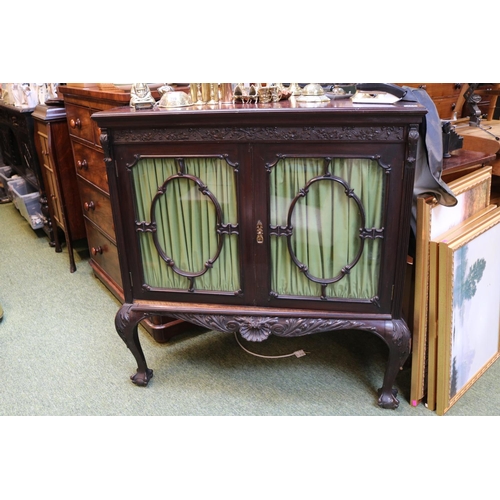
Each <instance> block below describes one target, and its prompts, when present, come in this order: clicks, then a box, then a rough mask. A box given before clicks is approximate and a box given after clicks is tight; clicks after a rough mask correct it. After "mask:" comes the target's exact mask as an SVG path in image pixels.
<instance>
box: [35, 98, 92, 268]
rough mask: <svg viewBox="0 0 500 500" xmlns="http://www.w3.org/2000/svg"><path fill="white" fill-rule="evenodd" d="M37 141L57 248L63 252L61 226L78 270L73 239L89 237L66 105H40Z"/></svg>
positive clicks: (36, 114) (36, 127)
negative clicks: (86, 233) (70, 138)
mask: <svg viewBox="0 0 500 500" xmlns="http://www.w3.org/2000/svg"><path fill="white" fill-rule="evenodd" d="M33 119H34V122H35V145H36V149H37V153H38V158H39V159H40V165H41V170H42V177H43V180H44V184H45V189H46V194H47V202H48V206H49V212H50V215H51V218H52V221H53V223H54V226H55V227H54V228H53V229H54V240H55V247H56V252H61V251H62V248H61V243H60V239H59V230H60V231H62V232H63V233H64V239H65V241H66V246H67V248H68V254H69V261H70V271H71V272H74V271H76V265H75V259H74V257H73V241H76V240H80V239H83V238H85V226H84V222H83V216H82V210H81V204H80V195H79V192H78V186H77V183H76V175H75V168H74V166H73V153H72V151H71V143H70V140H69V135H68V127H67V125H66V112H65V109H64V106H63V105H61V106H45V105H39V106H37V107H36V108H35V111H34V112H33Z"/></svg>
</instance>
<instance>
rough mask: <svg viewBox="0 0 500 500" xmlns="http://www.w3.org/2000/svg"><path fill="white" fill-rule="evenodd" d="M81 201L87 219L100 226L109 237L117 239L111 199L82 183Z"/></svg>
mask: <svg viewBox="0 0 500 500" xmlns="http://www.w3.org/2000/svg"><path fill="white" fill-rule="evenodd" d="M78 184H79V189H80V199H81V201H82V211H83V214H84V215H85V217H87V218H88V219H90V220H91V221H92V222H93V223H94V224H95V225H96V226H99V227H100V228H101V229H102V230H103V231H104V232H105V233H106V234H107V235H108V236H110V237H111V238H113V239H115V229H114V225H113V215H112V213H111V202H110V200H109V198H108V197H107V196H106V195H105V194H104V193H102V192H101V191H98V190H97V189H95V188H93V187H92V186H90V185H89V184H87V183H86V182H82V181H80V182H79V183H78Z"/></svg>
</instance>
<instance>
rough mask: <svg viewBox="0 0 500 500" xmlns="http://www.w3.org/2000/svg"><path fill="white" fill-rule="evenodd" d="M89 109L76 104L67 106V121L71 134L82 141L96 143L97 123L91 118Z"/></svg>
mask: <svg viewBox="0 0 500 500" xmlns="http://www.w3.org/2000/svg"><path fill="white" fill-rule="evenodd" d="M90 115H91V113H90V110H89V109H88V108H83V107H81V106H77V105H76V104H66V120H67V122H68V129H69V133H70V134H71V135H73V136H75V137H79V138H80V139H84V140H86V141H89V142H91V143H94V138H95V130H94V129H95V123H94V122H93V121H92V119H91V117H90Z"/></svg>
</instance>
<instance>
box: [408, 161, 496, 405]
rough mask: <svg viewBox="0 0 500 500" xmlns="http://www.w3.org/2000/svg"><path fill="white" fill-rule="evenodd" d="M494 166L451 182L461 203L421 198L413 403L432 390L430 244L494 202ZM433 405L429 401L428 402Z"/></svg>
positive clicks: (417, 229)
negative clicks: (491, 196) (492, 176)
mask: <svg viewBox="0 0 500 500" xmlns="http://www.w3.org/2000/svg"><path fill="white" fill-rule="evenodd" d="M491 175H492V167H490V166H487V167H482V168H479V169H478V170H475V171H474V172H472V173H470V174H467V175H464V176H463V177H460V178H458V179H455V180H454V181H452V182H450V183H449V184H448V186H449V187H450V189H451V190H452V192H453V193H454V194H455V196H456V197H457V205H455V206H454V207H444V206H441V205H439V204H438V203H437V200H436V199H435V198H434V197H433V196H430V195H421V196H418V197H417V200H416V202H417V203H416V208H417V218H416V219H417V224H416V235H417V236H416V253H415V288H414V301H413V337H412V364H411V387H410V402H411V405H412V406H417V405H418V403H419V402H420V401H421V400H422V399H424V397H425V396H426V395H427V396H428V395H429V394H428V393H429V390H428V386H429V383H428V377H427V374H428V370H427V367H428V316H429V309H428V308H429V280H430V246H431V245H430V243H431V241H432V240H434V239H437V238H438V237H439V236H440V235H442V234H444V233H446V232H447V231H449V230H451V229H453V227H456V226H459V225H460V224H462V223H464V221H466V220H467V219H469V218H470V217H472V216H473V215H474V214H475V213H478V212H480V211H481V210H483V209H486V208H487V207H488V206H489V204H490V192H491ZM430 375H431V383H432V386H431V391H430V392H431V394H430V395H431V409H434V405H435V399H434V395H435V390H434V387H435V371H434V370H433V369H431V374H430ZM427 404H428V405H429V401H427Z"/></svg>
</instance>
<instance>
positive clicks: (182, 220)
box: [132, 157, 384, 299]
mask: <svg viewBox="0 0 500 500" xmlns="http://www.w3.org/2000/svg"><path fill="white" fill-rule="evenodd" d="M184 162H185V170H184V172H185V174H189V175H192V176H194V177H196V178H198V179H200V180H201V181H202V182H203V183H204V184H205V185H206V186H207V187H208V189H209V190H210V191H211V192H212V193H213V195H214V197H215V198H216V200H217V201H218V203H219V204H220V206H221V209H222V214H223V217H222V223H223V224H237V223H238V220H237V199H236V173H235V172H234V170H233V168H232V167H231V166H230V165H229V164H228V163H227V162H226V161H225V160H224V159H221V158H214V157H207V158H203V157H202V158H185V159H184ZM328 168H329V171H330V173H331V174H332V175H334V176H337V177H339V178H341V179H343V180H344V181H345V182H346V183H347V184H348V185H349V188H351V189H353V190H354V193H355V194H356V196H358V197H359V198H360V200H361V203H362V205H363V206H364V208H365V215H366V222H365V225H366V227H367V228H372V227H375V228H380V227H381V224H382V200H383V196H384V173H383V169H382V168H380V167H379V166H378V164H377V162H376V161H373V160H368V159H345V158H337V159H334V160H333V162H332V163H331V164H330V166H329V167H328ZM178 171H179V165H178V163H177V161H176V160H175V159H174V158H164V157H144V158H141V159H140V160H139V161H138V162H137V164H136V165H135V166H134V167H133V169H132V176H133V183H134V191H135V194H136V211H137V214H136V216H137V220H138V221H140V222H151V221H152V219H154V220H155V221H156V225H157V238H158V243H159V246H160V248H161V249H162V251H163V252H164V253H165V254H166V255H167V256H168V257H170V258H171V259H173V261H174V262H175V265H176V266H177V267H178V268H180V269H181V270H182V271H183V272H186V273H201V272H203V271H204V270H205V263H206V262H207V261H208V260H209V259H210V258H212V257H214V256H215V254H216V250H217V245H218V237H219V236H218V235H217V232H216V229H217V217H216V209H215V206H214V203H213V202H212V201H211V200H210V198H209V197H208V196H206V195H203V194H202V193H201V192H200V190H199V188H198V185H197V184H196V183H195V182H194V181H192V180H190V179H187V178H182V177H181V178H175V179H173V180H171V181H170V182H168V183H167V187H166V193H165V194H164V195H161V196H160V197H159V199H158V201H157V203H156V204H155V205H154V213H153V214H151V213H150V212H151V206H152V202H153V199H154V197H155V196H156V194H157V192H158V189H159V188H161V187H162V186H163V185H164V183H165V181H166V180H167V179H169V178H170V177H171V176H176V175H177V174H178ZM324 173H325V160H324V159H323V158H285V159H282V160H280V161H279V162H278V163H277V164H276V165H275V166H274V167H273V168H272V170H271V173H270V179H269V181H270V193H271V196H270V217H271V221H270V222H271V225H276V226H286V224H287V217H288V211H289V208H290V205H291V203H292V201H293V199H294V198H295V197H296V195H297V193H298V192H299V190H300V189H302V188H304V187H305V186H306V184H307V183H308V182H309V181H310V180H311V179H313V178H315V177H318V176H322V175H323V174H324ZM360 224H361V217H360V213H359V207H358V205H357V204H356V203H355V202H354V200H352V199H348V198H347V197H346V195H345V192H344V187H343V186H342V185H341V184H339V183H337V182H333V181H327V180H321V181H319V182H315V183H313V184H311V186H310V188H309V192H308V194H307V195H306V196H304V197H302V198H301V199H299V200H298V201H297V203H296V205H295V208H294V210H293V217H292V226H293V236H292V240H291V242H292V248H293V252H294V253H295V255H296V257H297V258H298V260H299V261H300V262H302V263H304V264H305V265H307V266H308V269H309V272H310V274H312V275H313V276H316V277H318V278H327V279H328V278H333V277H335V276H337V275H338V274H339V272H340V270H341V269H342V268H343V267H344V266H346V265H348V264H350V263H352V261H353V259H354V258H355V256H356V255H357V253H358V251H359V245H360V244H361V241H360V237H359V229H360ZM220 237H222V238H223V239H224V243H223V245H222V251H221V254H220V256H219V258H218V259H217V260H216V261H215V262H214V264H213V267H212V268H209V269H208V271H207V272H205V273H204V274H203V275H202V276H200V277H197V278H195V281H194V288H195V289H197V290H210V291H224V292H236V291H237V290H239V288H240V279H239V276H240V262H239V255H238V236H237V235H235V234H232V235H227V234H225V235H222V236H220ZM139 242H140V249H141V253H142V261H143V269H144V280H145V283H146V284H148V285H149V286H151V287H154V288H160V289H173V290H187V289H188V288H189V280H188V279H187V278H186V277H185V276H181V275H179V274H177V273H175V272H174V271H173V269H172V268H170V267H169V266H168V265H167V264H166V263H165V261H164V260H163V259H162V258H161V256H160V255H159V253H158V252H157V250H156V248H155V246H154V242H153V237H152V234H151V233H150V232H139ZM270 244H271V288H272V290H273V291H274V292H276V293H277V294H279V295H288V296H313V297H319V296H320V295H321V285H319V284H318V283H314V282H313V281H311V280H309V279H308V278H307V277H306V276H305V275H304V274H303V273H302V272H300V270H299V269H298V267H297V266H296V265H295V264H294V263H293V262H292V259H291V257H290V254H289V252H288V248H287V242H286V238H285V237H284V236H272V237H271V243H270ZM380 249H381V245H380V240H378V239H375V240H372V239H366V240H365V246H364V250H363V253H362V256H361V260H360V261H359V262H358V263H357V265H355V266H354V267H353V269H352V270H351V271H350V273H349V274H348V275H346V276H345V277H343V278H342V279H340V280H339V281H338V282H337V283H334V284H330V285H328V287H327V290H326V291H327V293H326V295H327V296H329V297H334V296H335V297H342V298H360V299H369V298H371V297H373V296H375V295H377V285H378V278H379V262H380Z"/></svg>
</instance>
